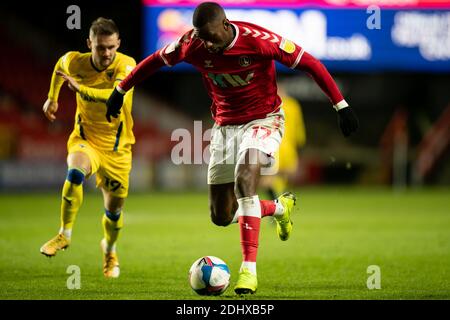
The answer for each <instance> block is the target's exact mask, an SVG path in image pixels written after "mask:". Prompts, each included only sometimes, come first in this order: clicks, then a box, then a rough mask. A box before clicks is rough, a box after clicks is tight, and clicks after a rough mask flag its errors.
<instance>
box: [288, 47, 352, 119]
mask: <svg viewBox="0 0 450 320" xmlns="http://www.w3.org/2000/svg"><path fill="white" fill-rule="evenodd" d="M296 69H298V70H302V71H304V72H306V73H308V75H309V76H310V77H311V78H313V79H314V81H315V82H316V83H317V85H318V86H319V87H320V88H321V89H322V91H323V92H324V93H325V94H326V95H327V96H328V98H329V99H330V101H331V102H332V103H333V107H334V109H335V110H336V111H338V110H339V109H342V108H345V107H347V106H348V104H347V102H346V101H345V100H344V97H343V96H342V94H341V92H340V91H339V88H338V86H337V84H336V82H335V81H334V79H333V77H332V76H331V75H330V73H329V72H328V70H327V68H326V67H325V66H324V65H323V64H322V63H321V62H320V61H319V60H317V59H316V58H314V57H313V56H312V55H310V54H309V53H308V52H304V53H303V55H302V58H301V60H300V62H299V63H298V64H297V66H296Z"/></svg>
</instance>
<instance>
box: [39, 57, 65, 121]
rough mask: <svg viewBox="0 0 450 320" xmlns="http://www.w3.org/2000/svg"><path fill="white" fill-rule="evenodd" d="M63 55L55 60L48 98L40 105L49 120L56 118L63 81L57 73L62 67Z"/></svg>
mask: <svg viewBox="0 0 450 320" xmlns="http://www.w3.org/2000/svg"><path fill="white" fill-rule="evenodd" d="M63 58H64V56H63V57H61V58H59V60H58V62H56V65H55V68H54V69H53V73H52V79H51V81H50V89H49V91H48V98H47V100H46V101H45V103H44V105H43V106H42V111H43V112H44V114H45V116H46V117H47V119H48V120H50V121H51V122H53V121H55V119H56V112H57V111H58V97H59V91H60V90H61V87H62V85H63V83H64V81H65V80H64V79H63V78H62V77H61V76H59V75H58V72H59V70H60V69H61V68H62V61H63Z"/></svg>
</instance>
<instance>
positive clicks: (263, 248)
mask: <svg viewBox="0 0 450 320" xmlns="http://www.w3.org/2000/svg"><path fill="white" fill-rule="evenodd" d="M297 195H298V198H299V199H298V200H299V201H298V206H297V209H296V212H295V215H294V216H293V220H294V230H293V234H292V237H291V239H289V241H287V242H281V241H280V240H278V238H277V236H276V231H275V227H274V225H273V224H271V223H270V220H269V219H263V221H262V224H261V236H260V246H259V248H260V249H259V254H258V280H259V288H258V292H257V293H256V294H255V295H252V296H248V297H245V299H449V298H450V197H449V195H450V193H449V190H448V189H431V190H430V189H424V190H420V191H419V190H416V191H415V190H412V191H407V192H404V193H394V192H392V191H391V190H388V189H372V188H368V189H367V188H366V189H364V188H362V189H359V188H340V187H335V188H307V189H304V190H298V192H297ZM0 201H1V203H2V206H1V207H2V210H1V212H0V299H152V300H154V299H171V300H172V299H174V300H178V299H225V300H227V299H242V298H239V297H237V296H236V295H235V294H234V292H233V290H232V286H233V285H234V283H235V281H236V278H237V271H238V269H239V266H240V259H241V252H240V245H239V230H238V227H237V225H232V226H230V227H227V228H223V227H217V226H214V225H213V224H212V223H211V222H210V219H209V213H208V199H207V193H206V192H203V193H200V192H199V193H161V192H155V193H149V194H131V195H130V197H129V199H128V201H127V204H126V210H125V228H124V229H123V232H122V235H121V238H120V242H119V244H118V253H119V258H120V263H121V277H120V278H119V279H114V280H106V279H104V277H103V274H102V271H101V252H100V245H99V242H100V239H101V237H102V227H101V223H100V221H101V216H102V208H103V207H102V199H101V196H100V193H99V192H98V193H95V194H89V195H85V199H84V204H83V207H82V209H81V211H80V212H79V215H78V219H77V221H76V224H75V228H74V231H73V236H72V245H71V247H70V248H69V249H68V250H66V251H64V252H60V253H58V255H57V256H56V257H54V258H51V259H49V258H46V257H44V256H42V255H41V254H40V253H39V247H40V246H41V245H42V244H43V243H44V242H45V241H47V240H48V239H49V238H50V237H52V236H54V235H55V234H56V232H57V230H58V227H59V205H60V203H59V192H55V193H54V194H36V195H27V194H22V195H1V196H0ZM202 255H215V256H218V257H220V258H221V259H223V260H225V261H226V262H227V264H228V265H229V267H230V270H231V287H230V288H229V289H228V290H227V291H226V292H225V293H224V294H223V295H222V296H220V297H200V296H198V295H196V294H195V293H194V292H193V291H192V290H191V289H190V287H189V285H188V281H187V272H188V270H189V267H190V265H191V263H192V262H193V261H194V260H196V259H197V258H199V257H200V256H202ZM70 265H77V266H79V267H80V270H81V289H79V290H69V289H68V288H67V286H66V281H67V278H68V277H69V276H70V274H68V273H66V270H67V267H68V266H70ZM369 265H378V266H379V267H380V270H381V289H378V290H377V289H374V290H369V289H368V288H367V285H366V282H367V278H368V277H369V276H370V274H368V273H367V267H368V266H369Z"/></svg>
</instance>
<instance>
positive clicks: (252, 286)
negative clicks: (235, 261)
mask: <svg viewBox="0 0 450 320" xmlns="http://www.w3.org/2000/svg"><path fill="white" fill-rule="evenodd" d="M257 287H258V278H257V277H256V275H254V274H253V273H251V272H250V270H248V269H247V268H243V269H242V270H241V271H240V272H239V278H238V281H237V283H236V285H235V286H234V292H236V293H237V294H249V293H251V294H254V293H255V292H256V288H257Z"/></svg>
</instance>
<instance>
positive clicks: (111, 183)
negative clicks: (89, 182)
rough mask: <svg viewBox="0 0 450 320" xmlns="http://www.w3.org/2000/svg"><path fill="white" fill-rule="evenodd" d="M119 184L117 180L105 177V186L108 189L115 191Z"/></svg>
mask: <svg viewBox="0 0 450 320" xmlns="http://www.w3.org/2000/svg"><path fill="white" fill-rule="evenodd" d="M120 186H121V183H120V182H119V181H117V180H112V179H110V178H107V177H105V187H106V189H108V190H110V191H116V190H117V189H119V188H120Z"/></svg>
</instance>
